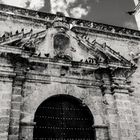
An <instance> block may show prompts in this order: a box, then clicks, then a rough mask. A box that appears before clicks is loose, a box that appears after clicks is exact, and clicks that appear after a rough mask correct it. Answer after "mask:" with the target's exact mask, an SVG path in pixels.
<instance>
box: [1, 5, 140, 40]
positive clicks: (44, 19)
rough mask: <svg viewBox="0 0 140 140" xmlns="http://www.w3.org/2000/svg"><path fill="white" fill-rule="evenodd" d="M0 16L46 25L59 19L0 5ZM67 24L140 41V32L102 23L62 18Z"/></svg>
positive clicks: (50, 15)
mask: <svg viewBox="0 0 140 140" xmlns="http://www.w3.org/2000/svg"><path fill="white" fill-rule="evenodd" d="M0 14H1V15H2V14H4V15H7V16H8V15H9V16H13V17H14V18H15V17H20V18H24V19H28V20H30V21H34V20H35V21H36V22H38V23H41V24H44V25H47V23H52V22H53V21H54V20H55V18H59V17H60V16H58V15H55V14H50V13H43V12H39V11H33V10H29V9H24V8H18V7H14V6H9V5H4V4H0ZM64 18H65V21H67V23H69V24H72V26H73V27H82V28H85V30H86V31H87V32H90V30H96V31H99V32H102V33H109V34H110V35H112V36H116V35H118V36H120V37H128V38H132V39H140V31H137V30H133V29H128V28H123V27H118V26H113V25H107V24H102V23H96V22H92V21H86V20H81V19H75V18H69V17H64Z"/></svg>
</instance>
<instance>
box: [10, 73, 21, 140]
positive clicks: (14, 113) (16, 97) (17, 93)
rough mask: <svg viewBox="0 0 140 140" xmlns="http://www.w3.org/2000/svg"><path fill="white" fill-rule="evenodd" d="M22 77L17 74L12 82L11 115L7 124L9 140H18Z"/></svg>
mask: <svg viewBox="0 0 140 140" xmlns="http://www.w3.org/2000/svg"><path fill="white" fill-rule="evenodd" d="M23 82H24V76H22V74H20V73H17V76H16V77H15V79H14V82H13V91H12V97H11V98H12V100H11V114H10V124H9V140H19V126H20V114H21V100H22V95H21V94H22V86H23Z"/></svg>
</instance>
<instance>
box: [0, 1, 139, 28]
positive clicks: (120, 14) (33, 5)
mask: <svg viewBox="0 0 140 140" xmlns="http://www.w3.org/2000/svg"><path fill="white" fill-rule="evenodd" d="M0 2H1V3H4V4H8V5H14V6H18V7H23V8H28V9H33V10H39V11H42V12H47V13H54V14H55V13H56V12H57V11H59V12H63V13H64V14H65V15H66V16H69V17H74V18H80V19H85V20H90V21H94V22H98V23H104V24H110V25H116V26H121V27H126V28H132V29H136V30H137V26H136V22H135V18H134V16H133V15H129V14H127V12H128V11H132V10H133V9H134V8H135V5H134V1H133V0H0Z"/></svg>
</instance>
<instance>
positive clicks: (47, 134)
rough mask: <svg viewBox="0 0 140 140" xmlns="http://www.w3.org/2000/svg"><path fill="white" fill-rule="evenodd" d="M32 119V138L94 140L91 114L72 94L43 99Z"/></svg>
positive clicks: (37, 139) (39, 139)
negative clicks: (33, 124)
mask: <svg viewBox="0 0 140 140" xmlns="http://www.w3.org/2000/svg"><path fill="white" fill-rule="evenodd" d="M34 121H35V122H36V125H35V126H34V133H33V139H34V140H58V139H61V140H63V139H66V140H95V131H94V128H93V124H94V121H93V116H92V114H91V112H90V110H89V109H88V107H87V106H85V105H83V104H82V102H81V101H80V100H79V99H77V98H75V97H73V96H69V95H57V96H53V97H50V98H49V99H47V100H45V101H44V102H43V103H42V104H41V105H40V106H39V107H38V109H37V111H36V113H35V118H34Z"/></svg>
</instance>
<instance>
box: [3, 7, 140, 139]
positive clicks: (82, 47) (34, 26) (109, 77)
mask: <svg viewBox="0 0 140 140" xmlns="http://www.w3.org/2000/svg"><path fill="white" fill-rule="evenodd" d="M0 7H1V5H0ZM10 8H11V9H9V6H5V7H3V9H2V10H3V11H4V12H5V14H2V13H0V14H1V16H0V26H1V27H2V28H1V31H0V35H1V36H2V35H3V34H4V32H13V35H12V36H8V37H4V36H3V37H2V38H0V39H1V40H0V58H1V59H0V140H19V138H20V139H27V140H32V139H33V129H34V125H36V123H35V122H34V118H35V113H36V111H37V109H38V107H39V106H40V105H41V104H42V103H43V102H44V101H45V100H47V99H49V98H50V97H52V96H56V95H61V96H62V95H70V96H72V97H75V98H76V99H78V100H79V101H80V102H82V106H87V107H88V109H89V110H90V112H91V115H92V116H93V118H94V124H92V127H93V128H95V130H96V137H97V140H139V139H140V86H139V85H140V83H139V81H140V62H139V60H137V61H135V60H134V58H133V57H134V56H133V55H135V56H136V55H137V53H138V54H139V53H140V51H139V47H140V33H139V32H138V31H134V30H129V29H124V28H120V27H114V26H110V25H102V24H97V23H94V22H87V21H83V20H78V19H71V18H65V17H63V18H62V17H59V16H58V15H47V14H45V15H44V14H42V13H39V14H37V12H35V11H30V12H29V11H28V10H27V11H26V12H23V9H20V8H19V9H18V10H17V13H18V14H17V13H15V9H16V8H15V7H10ZM7 10H8V11H11V12H12V13H13V14H10V13H7V12H6V11H7ZM25 13H26V14H28V15H25ZM33 15H34V16H33ZM9 17H10V18H9ZM58 19H59V22H60V23H61V25H63V26H62V27H61V28H60V25H59V26H58V25H56V21H57V20H58ZM57 22H58V21H57ZM63 22H64V23H65V24H63ZM67 22H68V23H67ZM73 22H75V25H74V23H73ZM48 24H50V25H48ZM69 24H71V26H73V27H72V28H71V29H70V28H69ZM46 26H47V28H46ZM74 26H75V27H74ZM64 27H66V28H64ZM85 27H86V28H85ZM87 27H88V30H87ZM22 29H24V30H22ZM97 30H98V31H97ZM118 30H119V31H118ZM55 36H63V37H64V38H63V39H60V42H59V41H58V40H57V41H56V40H55V41H54V39H55ZM65 39H66V40H67V41H66V40H65ZM61 40H63V41H64V42H63V41H62V42H61ZM65 41H66V42H65ZM69 43H70V44H69ZM54 44H55V46H54ZM59 47H60V48H59ZM117 52H119V53H117ZM129 60H131V62H133V63H137V64H136V65H137V66H138V68H137V70H136V72H135V73H134V74H133V75H132V76H131V74H132V73H131V71H133V70H134V69H133V67H134V65H133V63H130V61H129ZM129 76H131V77H129ZM129 81H131V82H132V83H130V82H129ZM131 84H132V85H135V88H134V89H135V91H134V92H132V91H133V90H132V89H131V88H132V87H131ZM130 89H131V90H130ZM94 126H95V127H94ZM97 126H98V127H97ZM8 137H9V138H8Z"/></svg>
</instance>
